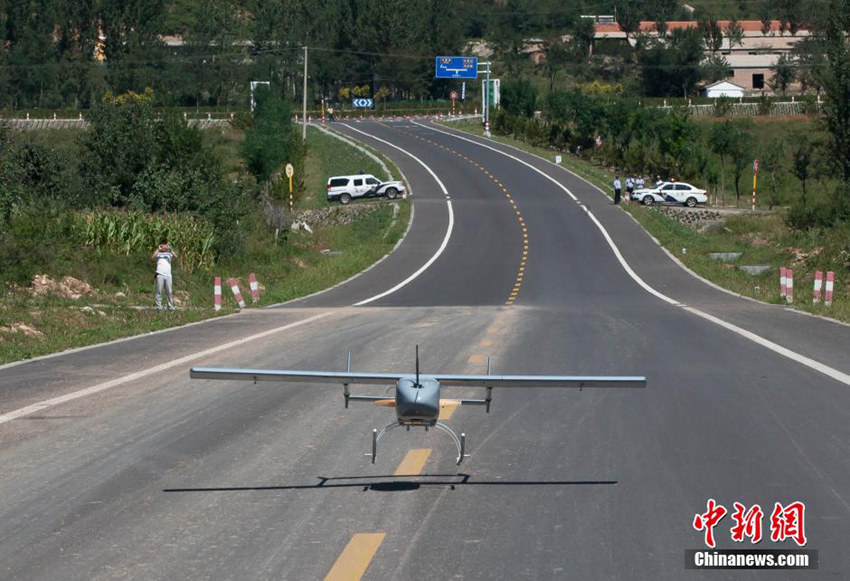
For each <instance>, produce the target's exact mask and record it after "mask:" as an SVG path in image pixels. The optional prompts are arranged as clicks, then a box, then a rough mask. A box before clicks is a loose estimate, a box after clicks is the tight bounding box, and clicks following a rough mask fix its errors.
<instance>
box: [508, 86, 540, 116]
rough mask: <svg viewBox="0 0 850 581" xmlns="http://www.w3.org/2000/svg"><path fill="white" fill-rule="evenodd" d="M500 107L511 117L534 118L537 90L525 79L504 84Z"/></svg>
mask: <svg viewBox="0 0 850 581" xmlns="http://www.w3.org/2000/svg"><path fill="white" fill-rule="evenodd" d="M501 94H502V101H501V104H500V106H501V107H502V108H503V109H504V110H505V111H507V112H508V113H509V114H510V115H521V116H524V117H532V116H533V115H534V111H535V110H536V108H537V90H536V89H535V88H534V85H532V84H531V82H530V81H527V80H525V79H517V80H508V81H505V82H504V83H502V87H501Z"/></svg>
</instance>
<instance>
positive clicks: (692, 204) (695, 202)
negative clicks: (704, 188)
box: [685, 197, 697, 208]
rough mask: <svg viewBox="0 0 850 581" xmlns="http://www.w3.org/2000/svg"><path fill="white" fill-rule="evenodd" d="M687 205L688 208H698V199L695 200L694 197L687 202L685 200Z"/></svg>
mask: <svg viewBox="0 0 850 581" xmlns="http://www.w3.org/2000/svg"><path fill="white" fill-rule="evenodd" d="M685 205H686V206H687V207H688V208H693V207H694V206H696V205H697V199H696V198H694V197H690V198H688V199H687V200H685Z"/></svg>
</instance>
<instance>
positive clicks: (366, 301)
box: [341, 123, 455, 307]
mask: <svg viewBox="0 0 850 581" xmlns="http://www.w3.org/2000/svg"><path fill="white" fill-rule="evenodd" d="M341 125H342V126H343V127H348V128H349V129H351V130H352V131H356V132H357V133H360V134H362V135H365V136H367V137H369V138H371V139H374V140H376V141H380V142H381V143H383V144H385V145H389V146H390V147H394V148H395V149H397V150H399V151H400V152H402V153H404V154H406V155H408V156H410V157H411V158H413V159H414V160H415V161H416V162H417V163H419V165H421V166H422V167H424V168H425V171H427V172H428V173H429V174H431V177H432V178H434V181H436V182H437V185H439V186H440V189H441V190H442V191H443V195H444V196H445V197H446V206H447V207H448V210H449V224H448V227H447V228H446V235H445V237H444V238H443V243H442V244H440V247H439V248H438V249H437V252H436V253H435V254H434V256H432V257H431V258H430V259H429V260H428V262H426V263H425V264H423V265H422V267H421V268H420V269H419V270H417V271H416V272H414V273H413V274H411V275H410V276H409V277H407V278H406V279H405V280H403V281H401V282H400V283H398V284H397V285H395V286H394V287H392V288H391V289H389V290H386V291H384V292H382V293H380V294H377V295H375V296H373V297H370V298H368V299H364V300H362V301H360V302H359V303H354V306H355V307H359V306H362V305H366V304H369V303H371V302H373V301H377V300H378V299H382V298H384V297H385V296H387V295H390V294H392V293H394V292H396V291H397V290H399V289H400V288H402V287H405V286H407V285H408V284H410V283H411V282H413V281H414V280H415V279H416V278H417V277H418V276H419V275H420V274H422V273H423V272H425V271H426V270H427V269H428V268H429V267H430V266H431V265H432V264H434V262H435V261H436V260H437V259H438V258H439V257H440V255H441V254H442V253H443V251H444V250H445V249H446V246H448V244H449V239H450V238H451V237H452V230H453V229H454V225H455V214H454V210H453V208H452V201H451V198H450V197H449V192H448V190H447V189H446V186H445V185H444V184H443V182H442V181H441V180H440V178H438V177H437V174H435V173H434V171H433V170H432V169H431V168H430V167H428V165H427V164H426V163H425V162H424V161H422V160H421V159H419V158H418V157H416V156H415V155H413V154H412V153H410V152H409V151H407V150H405V149H402V148H401V147H399V146H398V145H395V144H394V143H390V142H389V141H385V140H383V139H381V138H380V137H375V136H374V135H371V134H369V133H366V132H365V131H360V130H359V129H355V128H354V127H352V126H351V125H348V124H347V123H342V124H341Z"/></svg>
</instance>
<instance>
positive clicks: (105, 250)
mask: <svg viewBox="0 0 850 581" xmlns="http://www.w3.org/2000/svg"><path fill="white" fill-rule="evenodd" d="M150 101H151V100H150V98H148V97H145V96H144V95H137V94H127V95H122V96H118V97H109V98H107V99H106V100H105V101H104V103H103V104H102V110H100V111H98V113H97V114H96V115H94V116H93V119H92V126H91V128H90V129H88V130H86V131H76V132H71V131H66V132H59V133H56V134H55V135H56V139H53V136H54V133H53V132H50V131H45V132H41V133H32V132H23V133H17V134H15V133H11V132H9V131H6V132H4V134H3V141H2V147H0V192H3V193H4V194H5V196H4V197H3V199H2V205H0V210H2V213H0V226H2V227H0V362H8V361H13V360H17V359H22V358H28V357H32V356H35V355H40V354H44V353H50V352H53V351H57V350H62V349H67V348H69V347H77V346H82V345H88V344H91V343H96V342H100V341H104V340H109V339H113V338H118V337H123V336H128V335H134V334H138V333H141V332H146V331H151V330H156V329H162V328H166V327H171V326H175V325H179V324H184V323H187V322H191V321H197V320H200V319H204V318H209V317H212V316H215V315H216V314H218V313H216V312H215V311H214V310H213V296H212V285H213V277H215V276H220V277H222V278H223V279H225V280H226V279H227V278H228V277H234V278H236V279H238V281H239V282H240V286H241V288H242V292H243V293H244V296H246V297H248V300H249V303H250V294H249V291H248V275H249V274H251V273H255V274H256V275H257V278H258V279H259V281H260V283H261V285H262V286H263V293H262V298H261V301H260V305H268V304H273V303H277V302H281V301H285V300H289V299H293V298H296V297H299V296H304V295H306V294H310V293H312V292H316V291H318V290H321V289H324V288H327V287H329V286H332V285H333V284H335V283H337V282H340V281H341V280H344V279H346V278H348V277H350V276H352V275H354V274H356V273H358V272H360V271H362V270H363V269H365V268H366V267H367V266H369V265H371V264H373V263H374V262H375V261H377V260H378V259H380V258H381V257H382V256H384V255H385V254H386V253H387V252H389V251H390V250H391V249H392V248H393V246H394V245H395V243H396V242H397V241H398V240H399V238H400V237H401V235H402V234H403V232H404V231H405V229H406V227H407V223H408V220H409V217H410V207H409V203H408V202H407V201H398V202H396V203H392V204H390V203H387V202H386V201H384V200H377V201H374V202H372V203H368V204H353V205H352V206H351V207H349V208H341V207H339V206H338V205H337V206H331V205H330V204H328V203H327V202H326V201H325V200H324V182H325V180H326V179H327V176H328V175H332V174H336V173H356V172H357V171H360V170H365V171H367V172H373V173H376V174H377V175H381V173H382V172H381V169H380V166H378V164H377V163H375V162H374V161H373V160H372V159H371V158H370V157H368V156H366V155H364V154H362V153H361V152H359V151H357V150H356V149H353V148H352V147H350V146H348V145H346V144H344V143H343V142H341V141H338V140H336V139H333V138H332V137H329V136H327V135H325V134H324V133H321V132H319V131H318V130H315V129H312V128H311V129H310V132H309V135H308V141H307V143H308V146H307V147H306V148H304V147H303V146H302V145H301V143H300V135H299V134H298V133H296V132H295V131H294V130H293V128H292V127H291V125H290V121H289V113H288V108H287V107H284V108H283V109H282V110H281V109H280V107H281V104H280V103H279V102H275V101H274V99H272V101H270V102H268V103H267V104H266V105H264V106H262V107H261V108H260V109H259V110H258V114H257V117H255V118H253V119H245V120H244V121H243V124H242V126H241V129H233V128H229V129H224V130H222V131H219V130H210V131H206V132H201V131H198V130H196V129H192V128H190V127H188V126H187V125H186V124H185V123H184V122H182V121H181V120H180V119H156V117H155V115H154V114H153V113H152V111H151V110H150ZM281 113H282V114H283V116H282V117H278V115H280V114H281ZM269 116H271V117H272V118H277V122H264V120H265V119H267V118H268V117H269ZM272 121H273V119H272ZM260 124H262V127H261V128H260V127H258V125H260ZM270 128H271V129H270ZM129 131H132V135H135V136H136V138H135V139H130V138H128V135H129V134H130V133H129ZM270 131H277V132H279V133H278V134H277V137H276V139H274V142H275V144H276V145H277V147H259V148H257V147H254V146H252V145H251V144H252V143H260V144H262V143H265V142H266V140H269V139H271V138H270V137H269V132H270ZM286 162H292V163H293V164H294V165H295V166H296V168H297V170H296V171H297V173H296V179H295V180H294V186H295V188H296V190H295V202H296V205H295V212H294V213H293V214H290V213H289V211H288V188H287V187H286V186H285V185H284V184H285V182H286V180H285V179H284V180H283V181H282V182H277V183H272V182H265V181H264V177H267V176H268V175H270V174H273V173H277V171H273V169H272V168H277V170H278V171H279V168H281V167H282V165H283V164H284V163H286ZM385 163H388V162H385ZM389 165H390V167H393V166H392V165H391V164H389ZM249 167H251V168H253V170H254V171H255V172H256V174H255V173H252V171H250V170H249ZM308 198H309V203H308V204H306V205H307V206H309V207H311V208H318V209H321V212H320V213H315V212H316V210H313V211H311V212H313V213H310V214H304V213H303V210H301V205H302V200H307V199H308ZM293 220H299V221H303V222H307V223H308V224H309V225H310V226H311V229H312V230H313V232H312V233H309V232H306V231H304V230H303V229H302V230H299V231H298V232H291V231H290V230H289V224H290V223H291V222H292V221H293ZM164 240H168V241H169V242H170V243H171V244H172V246H173V247H174V248H175V250H177V252H178V260H177V261H176V264H175V265H174V288H175V299H176V300H175V302H176V304H177V307H178V310H177V311H176V312H174V313H158V312H156V311H154V309H153V273H154V263H153V261H152V260H151V253H152V252H153V250H154V248H155V247H156V246H157V245H158V244H159V243H160V242H162V241H164ZM224 290H225V296H224V309H223V310H222V311H221V314H227V313H232V312H234V310H235V309H236V304H235V301H234V300H233V298H232V297H231V296H230V295H229V288H228V287H227V286H226V285H225V288H224Z"/></svg>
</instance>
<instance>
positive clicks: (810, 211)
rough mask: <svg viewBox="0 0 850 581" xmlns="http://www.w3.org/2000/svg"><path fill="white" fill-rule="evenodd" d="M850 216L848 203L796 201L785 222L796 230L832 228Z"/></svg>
mask: <svg viewBox="0 0 850 581" xmlns="http://www.w3.org/2000/svg"><path fill="white" fill-rule="evenodd" d="M848 218H850V213H848V211H847V207H846V204H841V203H839V202H834V201H833V202H827V203H821V204H803V203H802V201H798V202H796V203H795V204H794V205H792V206H791V207H790V208H788V212H787V213H786V214H785V223H786V224H788V226H790V227H791V228H794V229H796V230H808V229H810V228H831V227H833V226H835V225H836V224H838V223H840V222H845V221H847V220H848Z"/></svg>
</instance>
